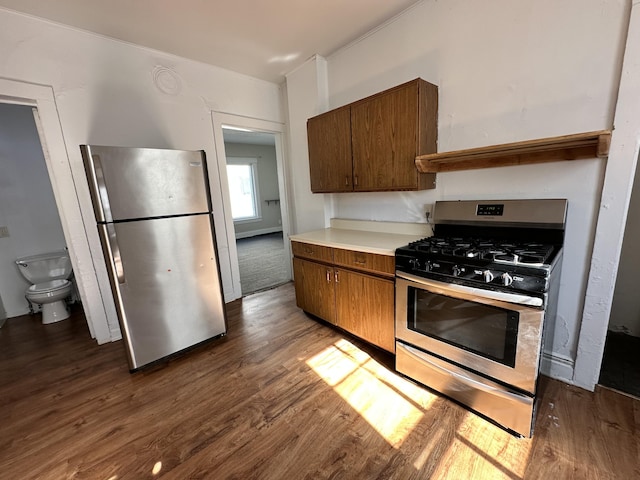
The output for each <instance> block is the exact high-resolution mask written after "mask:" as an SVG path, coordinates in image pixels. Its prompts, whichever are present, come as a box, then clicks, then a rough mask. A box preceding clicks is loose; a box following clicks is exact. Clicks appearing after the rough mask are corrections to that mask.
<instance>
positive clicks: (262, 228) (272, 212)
mask: <svg viewBox="0 0 640 480" xmlns="http://www.w3.org/2000/svg"><path fill="white" fill-rule="evenodd" d="M224 148H225V152H226V156H227V161H229V159H230V158H232V157H250V158H257V159H258V168H257V170H258V192H259V193H258V194H259V196H260V198H259V199H258V201H259V203H260V213H261V218H260V220H259V221H251V222H240V223H235V230H236V238H245V237H251V236H253V235H261V234H264V233H271V232H277V231H282V218H281V215H280V203H279V202H278V203H274V202H270V203H269V204H267V203H266V200H274V199H278V200H279V199H280V193H279V190H278V165H277V162H276V148H275V146H272V145H248V144H240V143H226V142H225V144H224Z"/></svg>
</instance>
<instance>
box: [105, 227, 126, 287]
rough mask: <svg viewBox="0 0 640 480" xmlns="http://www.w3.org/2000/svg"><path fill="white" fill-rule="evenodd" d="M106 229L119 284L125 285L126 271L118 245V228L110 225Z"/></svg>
mask: <svg viewBox="0 0 640 480" xmlns="http://www.w3.org/2000/svg"><path fill="white" fill-rule="evenodd" d="M106 227H107V236H108V237H109V246H110V249H109V250H111V258H112V259H113V266H114V268H115V274H116V278H117V279H118V283H125V281H126V280H125V278H124V269H123V268H122V257H121V256H120V246H119V245H118V237H117V235H116V228H115V226H114V225H113V223H108V224H107V225H106Z"/></svg>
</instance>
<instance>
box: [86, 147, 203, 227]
mask: <svg viewBox="0 0 640 480" xmlns="http://www.w3.org/2000/svg"><path fill="white" fill-rule="evenodd" d="M80 150H81V152H82V158H83V161H84V164H85V171H86V174H87V179H88V181H89V187H90V190H91V195H92V197H93V203H94V210H95V212H96V218H97V220H98V222H111V221H118V220H131V219H138V218H150V217H164V216H172V215H185V214H193V213H203V212H208V211H210V205H209V196H208V189H207V183H206V182H207V177H206V158H205V155H204V152H203V151H183V150H163V149H152V148H125V147H103V146H95V145H81V146H80Z"/></svg>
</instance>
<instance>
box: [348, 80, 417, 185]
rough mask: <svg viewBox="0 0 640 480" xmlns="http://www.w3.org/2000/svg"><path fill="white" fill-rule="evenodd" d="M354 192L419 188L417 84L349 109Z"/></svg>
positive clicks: (370, 99)
mask: <svg viewBox="0 0 640 480" xmlns="http://www.w3.org/2000/svg"><path fill="white" fill-rule="evenodd" d="M351 125H352V130H351V132H352V136H351V138H352V140H351V141H352V146H353V179H354V190H356V191H358V190H363V191H372V190H412V189H416V188H417V187H418V171H417V169H416V166H415V163H414V159H415V156H416V152H417V146H418V138H417V135H418V84H417V83H416V82H412V83H410V84H405V85H403V86H401V87H399V88H396V89H393V90H390V91H387V92H384V93H382V94H380V95H375V96H373V97H370V98H368V99H365V100H363V101H361V102H359V103H357V104H355V105H353V106H352V107H351Z"/></svg>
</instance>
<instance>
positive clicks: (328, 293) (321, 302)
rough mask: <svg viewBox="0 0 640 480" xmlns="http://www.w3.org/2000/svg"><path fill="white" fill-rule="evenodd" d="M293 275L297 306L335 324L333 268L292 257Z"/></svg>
mask: <svg viewBox="0 0 640 480" xmlns="http://www.w3.org/2000/svg"><path fill="white" fill-rule="evenodd" d="M293 277H294V281H295V289H296V304H297V305H298V307H300V308H301V309H302V310H304V311H305V312H307V313H310V314H312V315H315V316H316V317H320V318H322V319H323V320H326V321H327V322H330V323H333V324H334V325H335V323H336V302H335V290H334V269H333V268H332V267H328V266H326V265H322V264H320V263H315V262H309V261H307V260H302V259H300V258H296V257H294V259H293Z"/></svg>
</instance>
